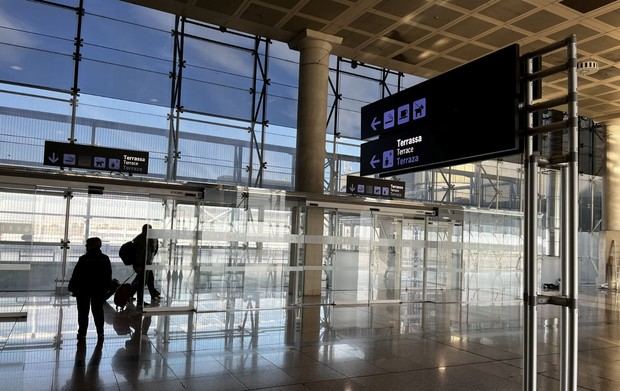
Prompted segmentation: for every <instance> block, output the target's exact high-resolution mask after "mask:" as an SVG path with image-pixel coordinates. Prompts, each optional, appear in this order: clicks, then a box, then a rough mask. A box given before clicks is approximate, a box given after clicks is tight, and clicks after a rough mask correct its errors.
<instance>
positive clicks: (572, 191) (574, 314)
mask: <svg viewBox="0 0 620 391" xmlns="http://www.w3.org/2000/svg"><path fill="white" fill-rule="evenodd" d="M567 54H568V61H569V63H570V68H569V70H568V95H569V98H570V100H569V103H568V119H569V123H570V128H569V146H570V149H569V152H568V153H569V163H568V230H569V232H568V237H567V239H568V259H567V262H568V267H567V269H568V276H567V277H568V279H567V280H566V281H563V284H566V285H567V288H568V292H567V293H568V298H569V301H570V302H571V305H570V306H569V313H570V316H569V322H568V342H567V343H568V348H569V349H568V353H567V359H566V361H567V367H566V368H564V372H566V377H567V384H566V386H567V388H566V389H567V390H577V323H578V308H577V296H578V276H579V273H578V267H579V265H578V252H577V250H578V249H577V239H578V238H577V230H578V223H579V221H578V218H579V210H578V196H579V171H578V164H579V163H578V158H579V155H578V148H579V144H578V131H579V129H578V125H579V124H578V121H579V119H578V118H577V38H576V37H575V35H574V34H573V35H572V36H571V38H570V44H569V46H568V53H567Z"/></svg>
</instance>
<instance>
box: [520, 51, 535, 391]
mask: <svg viewBox="0 0 620 391" xmlns="http://www.w3.org/2000/svg"><path fill="white" fill-rule="evenodd" d="M526 65H527V69H526V72H527V73H528V74H531V73H532V70H533V64H532V60H531V59H527V64H526ZM525 92H526V96H525V104H526V105H530V104H531V103H532V99H533V98H532V97H533V87H532V83H531V82H528V83H527V85H526V91H525ZM532 124H533V116H532V114H531V113H528V114H527V124H526V125H527V126H528V127H531V126H532ZM532 152H533V139H532V137H530V136H528V137H526V139H525V150H524V156H523V171H524V181H523V186H524V190H523V197H524V198H525V202H523V277H522V280H523V390H524V391H528V390H530V388H529V385H530V383H531V379H530V378H532V377H536V374H535V373H534V376H532V375H531V372H530V371H531V359H530V357H531V349H530V346H531V344H530V339H531V333H530V323H531V321H532V319H531V316H530V311H529V305H528V303H529V297H530V291H529V285H528V281H529V276H530V274H531V269H530V268H529V256H530V241H529V236H530V219H529V216H530V213H529V210H530V209H531V206H532V205H531V204H532V203H531V198H530V196H529V195H530V176H531V174H530V173H531V170H530V167H529V158H530V156H531V155H532ZM534 385H536V382H535V381H534Z"/></svg>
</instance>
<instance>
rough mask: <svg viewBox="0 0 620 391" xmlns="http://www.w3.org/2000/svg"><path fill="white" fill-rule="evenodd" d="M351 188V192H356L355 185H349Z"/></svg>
mask: <svg viewBox="0 0 620 391" xmlns="http://www.w3.org/2000/svg"><path fill="white" fill-rule="evenodd" d="M349 190H351V193H355V185H351V186H349Z"/></svg>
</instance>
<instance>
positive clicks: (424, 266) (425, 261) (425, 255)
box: [422, 217, 429, 301]
mask: <svg viewBox="0 0 620 391" xmlns="http://www.w3.org/2000/svg"><path fill="white" fill-rule="evenodd" d="M428 227H429V220H428V217H427V218H426V219H424V250H423V251H422V255H423V258H422V301H426V270H427V268H428V259H427V258H428Z"/></svg>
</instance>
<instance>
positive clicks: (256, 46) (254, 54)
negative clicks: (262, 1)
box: [248, 36, 264, 186]
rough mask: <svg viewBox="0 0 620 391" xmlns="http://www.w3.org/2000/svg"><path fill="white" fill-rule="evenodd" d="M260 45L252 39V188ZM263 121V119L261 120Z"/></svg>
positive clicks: (250, 164)
mask: <svg viewBox="0 0 620 391" xmlns="http://www.w3.org/2000/svg"><path fill="white" fill-rule="evenodd" d="M259 45H260V38H259V37H258V36H256V37H255V38H254V50H253V51H252V57H253V59H254V64H253V66H252V88H251V89H250V93H251V94H252V105H251V107H250V118H252V124H251V126H250V129H249V133H250V156H249V158H250V161H249V163H248V186H252V172H253V171H254V167H253V166H254V132H255V127H256V116H255V114H254V113H255V112H256V76H257V74H258V56H259V55H260V54H259V52H258V49H259ZM263 120H264V118H263Z"/></svg>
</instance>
